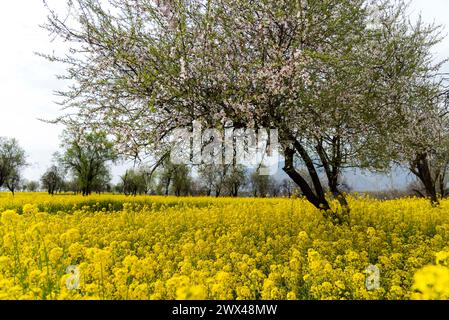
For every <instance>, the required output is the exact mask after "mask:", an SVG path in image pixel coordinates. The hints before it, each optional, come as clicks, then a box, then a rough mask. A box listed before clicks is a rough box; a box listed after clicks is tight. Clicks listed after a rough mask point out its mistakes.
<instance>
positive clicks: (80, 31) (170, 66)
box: [46, 0, 435, 222]
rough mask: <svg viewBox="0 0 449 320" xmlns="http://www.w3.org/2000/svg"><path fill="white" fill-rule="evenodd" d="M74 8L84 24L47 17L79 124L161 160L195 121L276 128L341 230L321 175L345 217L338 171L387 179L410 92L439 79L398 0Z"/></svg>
mask: <svg viewBox="0 0 449 320" xmlns="http://www.w3.org/2000/svg"><path fill="white" fill-rule="evenodd" d="M69 7H70V9H75V10H71V11H70V12H76V13H77V15H76V16H75V15H73V16H71V18H70V19H61V18H60V17H59V16H58V15H56V14H55V13H54V12H51V13H50V16H49V23H48V25H47V29H48V30H49V31H51V32H52V33H54V34H56V35H58V36H59V37H61V38H62V39H64V40H66V41H69V42H73V43H74V45H73V46H72V48H71V49H70V52H69V53H68V56H67V57H66V56H64V57H63V58H58V57H55V56H52V55H49V56H48V55H47V56H46V57H47V58H49V59H50V60H52V61H60V62H63V63H66V64H67V65H68V75H67V78H69V79H70V80H73V81H74V83H75V85H74V86H73V87H72V89H71V90H68V91H67V92H62V93H61V95H62V96H63V97H64V98H66V100H65V105H66V107H68V108H71V110H73V111H74V112H71V113H70V116H73V115H75V117H76V120H77V121H78V122H79V123H81V124H83V125H85V124H88V125H92V126H99V125H100V126H101V127H102V128H103V129H105V130H107V132H108V133H110V134H111V135H113V136H114V137H115V138H116V142H117V145H118V146H119V148H120V149H121V150H122V152H123V153H124V154H127V155H131V156H135V155H136V154H137V153H138V152H141V151H145V150H147V149H149V148H150V149H163V150H162V151H161V152H162V153H164V154H165V152H166V151H167V149H169V147H170V145H169V143H168V136H169V134H170V132H171V131H172V130H174V129H175V128H177V127H179V126H188V125H190V124H191V123H192V122H193V121H200V122H202V123H203V124H205V125H206V126H213V127H221V128H222V127H223V126H224V125H225V123H227V122H229V121H231V122H232V123H233V124H234V126H235V127H236V128H257V127H265V128H278V129H279V137H280V139H281V141H280V144H281V149H282V150H281V151H282V153H283V155H284V158H285V167H284V168H283V169H284V171H285V172H286V174H287V175H288V176H289V177H290V178H291V179H292V180H293V181H294V182H295V183H296V185H297V186H298V187H299V188H300V189H301V191H302V193H303V194H304V196H305V197H306V199H307V200H308V201H309V202H311V203H312V204H313V205H314V206H315V207H316V208H319V209H321V210H323V211H324V212H325V214H326V215H329V216H332V217H333V218H335V220H336V221H337V222H341V221H342V219H343V217H341V216H336V214H334V213H333V212H332V210H331V206H330V202H329V199H328V198H327V197H326V192H325V185H323V183H322V180H321V179H320V177H319V172H320V171H321V170H322V171H324V175H325V177H326V179H327V181H326V183H327V188H328V189H329V191H330V193H331V195H332V196H333V197H335V198H336V199H337V200H338V201H339V202H340V204H341V206H342V207H343V208H344V209H346V210H343V211H342V212H346V213H349V205H348V203H347V201H346V200H345V194H344V192H342V190H341V185H340V183H339V181H341V175H342V171H343V170H344V169H345V168H352V167H358V168H367V169H385V168H387V167H388V166H389V164H390V162H391V158H389V156H390V155H389V154H388V153H386V152H384V151H386V150H388V148H385V147H384V145H385V144H386V143H392V142H393V141H392V137H393V136H395V135H396V132H400V131H398V130H397V129H398V128H397V124H398V123H399V122H400V121H399V119H402V116H403V114H404V112H407V104H406V102H407V99H404V95H403V92H404V91H407V88H408V86H409V83H410V80H413V79H414V78H416V75H417V74H418V73H425V72H426V70H429V68H431V67H432V66H430V65H429V63H428V61H430V59H429V58H430V52H431V50H430V49H431V48H432V46H433V45H434V44H435V41H434V39H433V35H434V33H435V28H432V27H427V26H424V25H423V24H422V23H421V22H418V23H417V24H412V23H411V22H410V21H409V19H408V18H407V6H406V4H405V3H404V2H403V1H387V0H369V1H368V0H366V1H365V0H329V1H322V0H307V1H306V0H300V1H290V0H280V1H269V2H260V1H245V0H224V1H218V2H215V1H203V0H192V1H176V2H173V1H158V2H147V1H134V2H133V3H132V4H131V3H129V2H127V1H124V2H114V7H115V10H114V12H115V13H112V12H111V11H110V10H108V9H107V8H106V7H105V6H104V5H102V4H101V3H100V2H97V1H92V0H77V1H70V2H69ZM77 9H79V10H77ZM79 44H81V45H79ZM111 79H113V80H111ZM93 115H95V116H93ZM65 119H66V118H65V117H61V118H60V119H58V120H59V121H60V122H64V121H65ZM298 162H299V163H300V164H301V167H304V168H305V171H304V172H305V173H306V175H304V174H302V172H300V171H299V170H298V166H297V165H296V164H297V163H298ZM308 181H310V183H308Z"/></svg>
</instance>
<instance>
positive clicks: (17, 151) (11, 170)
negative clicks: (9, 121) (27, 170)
mask: <svg viewBox="0 0 449 320" xmlns="http://www.w3.org/2000/svg"><path fill="white" fill-rule="evenodd" d="M26 164H27V163H26V155H25V151H24V150H23V149H22V148H21V147H20V146H19V143H18V141H17V140H16V139H14V138H12V139H11V138H4V137H0V188H1V187H3V186H5V185H6V187H7V188H8V189H9V190H10V191H11V192H12V193H13V194H14V192H15V190H16V189H17V188H18V186H19V183H20V171H21V170H22V169H23V168H24V167H25V166H26Z"/></svg>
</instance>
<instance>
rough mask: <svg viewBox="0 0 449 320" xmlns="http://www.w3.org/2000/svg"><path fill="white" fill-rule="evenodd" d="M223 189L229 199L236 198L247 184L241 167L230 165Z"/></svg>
mask: <svg viewBox="0 0 449 320" xmlns="http://www.w3.org/2000/svg"><path fill="white" fill-rule="evenodd" d="M223 183H224V187H225V189H226V190H227V192H228V195H229V196H231V197H237V196H238V195H239V191H240V189H241V188H243V187H244V186H245V185H246V183H247V177H246V172H245V169H244V168H243V166H241V165H231V166H230V168H229V170H228V172H227V175H226V177H225V179H224V182H223Z"/></svg>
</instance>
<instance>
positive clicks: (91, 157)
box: [59, 127, 116, 196]
mask: <svg viewBox="0 0 449 320" xmlns="http://www.w3.org/2000/svg"><path fill="white" fill-rule="evenodd" d="M62 148H63V149H64V153H63V154H62V155H61V156H60V157H59V158H60V162H61V163H62V164H63V165H64V166H65V167H66V168H67V169H69V170H70V171H71V172H72V174H73V175H74V177H76V180H77V182H78V184H79V186H80V189H81V192H82V194H83V196H87V195H89V194H91V193H92V191H93V188H96V189H97V190H98V186H99V185H104V184H105V183H106V182H109V180H110V174H109V169H108V168H107V162H109V161H114V160H115V159H116V153H115V152H114V150H113V144H112V143H111V142H110V141H109V140H108V139H107V137H106V134H105V133H104V132H100V131H88V130H84V129H81V130H77V129H75V128H74V127H71V128H68V129H66V130H65V132H64V134H63V137H62Z"/></svg>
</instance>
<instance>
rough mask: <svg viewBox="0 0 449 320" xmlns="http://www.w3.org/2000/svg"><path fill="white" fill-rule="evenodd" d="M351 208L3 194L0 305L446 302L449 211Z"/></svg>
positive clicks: (420, 205) (419, 206) (423, 204)
mask: <svg viewBox="0 0 449 320" xmlns="http://www.w3.org/2000/svg"><path fill="white" fill-rule="evenodd" d="M349 201H350V207H351V216H350V222H349V224H346V225H337V226H336V225H333V224H332V223H331V222H329V221H328V220H326V219H325V218H323V217H322V214H321V213H320V212H319V211H318V210H316V209H314V208H313V207H312V206H311V205H309V204H308V203H307V202H306V201H305V200H302V199H249V198H248V199H246V198H245V199H230V198H218V199H215V198H175V197H149V196H148V197H146V196H137V197H125V196H119V195H94V196H90V197H81V196H73V195H56V196H53V197H50V196H48V195H46V194H40V193H35V194H31V193H28V194H27V193H24V194H16V196H15V197H14V198H13V197H12V196H11V195H9V194H6V193H0V213H1V220H0V298H1V299H108V300H109V299H448V298H449V267H448V266H449V201H446V200H445V201H443V202H442V204H441V206H440V207H437V208H434V207H432V206H431V205H430V204H429V202H428V201H426V200H422V199H401V200H392V201H377V200H372V199H367V198H363V197H359V198H350V199H349Z"/></svg>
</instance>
